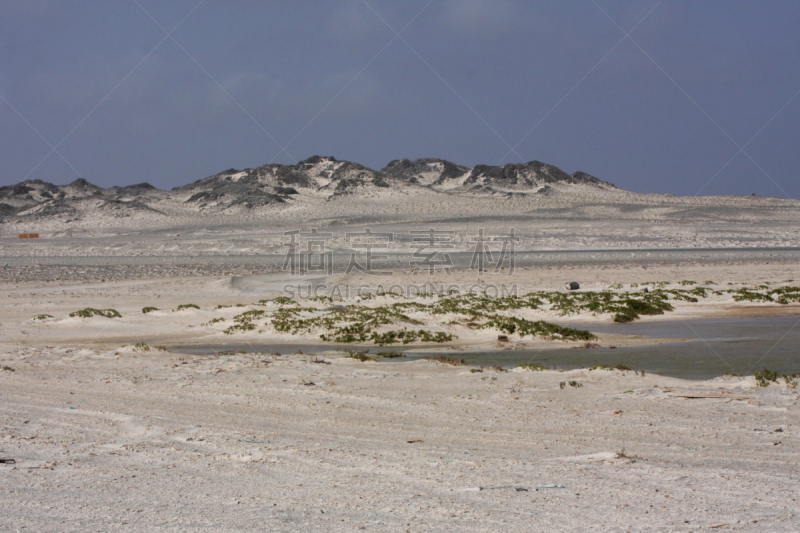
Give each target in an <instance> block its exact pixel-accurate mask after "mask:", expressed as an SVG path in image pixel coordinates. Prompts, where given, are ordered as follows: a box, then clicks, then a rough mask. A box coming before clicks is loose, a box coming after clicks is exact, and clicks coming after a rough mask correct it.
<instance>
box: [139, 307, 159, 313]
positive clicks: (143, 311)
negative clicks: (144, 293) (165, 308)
mask: <svg viewBox="0 0 800 533" xmlns="http://www.w3.org/2000/svg"><path fill="white" fill-rule="evenodd" d="M153 311H158V307H142V313H144V314H147V313H152V312H153Z"/></svg>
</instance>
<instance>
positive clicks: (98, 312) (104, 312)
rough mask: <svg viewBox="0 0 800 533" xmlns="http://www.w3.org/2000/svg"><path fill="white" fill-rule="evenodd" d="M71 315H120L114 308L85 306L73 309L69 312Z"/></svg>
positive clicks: (81, 316)
mask: <svg viewBox="0 0 800 533" xmlns="http://www.w3.org/2000/svg"><path fill="white" fill-rule="evenodd" d="M69 316H71V317H80V318H91V317H93V316H104V317H106V318H120V317H121V316H122V315H121V314H119V311H117V310H116V309H94V308H92V307H87V308H86V309H81V310H80V311H74V312H72V313H70V314H69Z"/></svg>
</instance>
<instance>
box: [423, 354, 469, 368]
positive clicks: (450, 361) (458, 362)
mask: <svg viewBox="0 0 800 533" xmlns="http://www.w3.org/2000/svg"><path fill="white" fill-rule="evenodd" d="M425 360H426V361H431V362H433V363H438V364H440V365H450V366H464V365H466V364H467V362H466V361H464V360H463V359H458V358H456V357H450V356H447V355H429V356H428V357H426V358H425Z"/></svg>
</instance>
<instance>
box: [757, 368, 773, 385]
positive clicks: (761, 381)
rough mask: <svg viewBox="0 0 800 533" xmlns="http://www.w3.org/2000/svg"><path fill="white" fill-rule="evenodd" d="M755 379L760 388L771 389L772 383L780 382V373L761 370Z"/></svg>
mask: <svg viewBox="0 0 800 533" xmlns="http://www.w3.org/2000/svg"><path fill="white" fill-rule="evenodd" d="M754 377H755V378H756V382H757V383H758V386H759V387H769V383H770V381H771V382H773V383H777V382H778V373H777V372H775V371H774V370H768V369H766V368H765V369H764V370H759V371H758V372H756V373H755V375H754Z"/></svg>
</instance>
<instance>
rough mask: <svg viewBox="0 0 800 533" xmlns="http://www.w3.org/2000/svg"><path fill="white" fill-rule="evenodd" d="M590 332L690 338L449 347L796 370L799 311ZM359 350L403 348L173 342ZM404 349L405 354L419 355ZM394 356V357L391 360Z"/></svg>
mask: <svg viewBox="0 0 800 533" xmlns="http://www.w3.org/2000/svg"><path fill="white" fill-rule="evenodd" d="M573 327H581V328H584V329H588V330H590V331H593V332H595V333H622V334H628V335H642V336H645V337H653V338H674V339H694V340H692V341H689V342H677V341H676V342H670V343H666V344H660V345H655V346H634V347H628V348H616V349H610V348H595V349H567V350H564V349H546V350H509V351H502V352H485V351H483V352H452V355H454V356H457V357H461V358H463V359H464V360H465V361H466V362H467V363H469V364H471V365H502V366H504V367H514V366H517V365H518V364H521V363H538V364H542V365H545V366H548V367H552V368H558V369H571V368H585V367H588V366H592V365H596V364H606V365H612V366H613V365H617V364H619V363H622V364H624V365H626V366H628V367H630V368H633V369H636V370H645V371H647V372H652V373H656V374H662V375H667V376H676V377H684V378H691V379H706V378H710V377H714V376H720V375H723V374H752V373H753V372H755V371H756V370H761V369H763V368H769V369H770V370H775V371H777V372H780V373H786V374H792V373H800V316H777V317H764V318H720V319H717V318H715V319H701V320H669V321H662V322H646V323H643V322H634V323H632V324H611V323H609V324H591V325H584V326H573ZM337 348H341V349H348V348H351V349H352V348H355V349H362V350H368V351H370V352H373V353H374V352H380V351H399V352H402V351H403V349H402V348H381V347H375V346H364V347H357V346H341V347H339V346H331V345H299V344H292V345H286V344H283V345H279V344H220V345H213V346H209V345H207V346H182V347H174V348H173V349H175V350H180V351H182V352H185V353H195V354H214V353H220V352H226V351H231V352H236V351H240V350H245V351H248V352H255V353H268V352H269V353H273V352H276V351H277V352H280V353H296V352H297V350H298V349H299V350H302V351H303V353H308V354H314V353H320V352H325V351H330V350H331V349H337ZM424 356H425V353H424V352H420V353H414V354H409V355H408V357H407V359H412V358H413V359H416V358H420V357H424ZM394 361H398V359H394Z"/></svg>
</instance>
